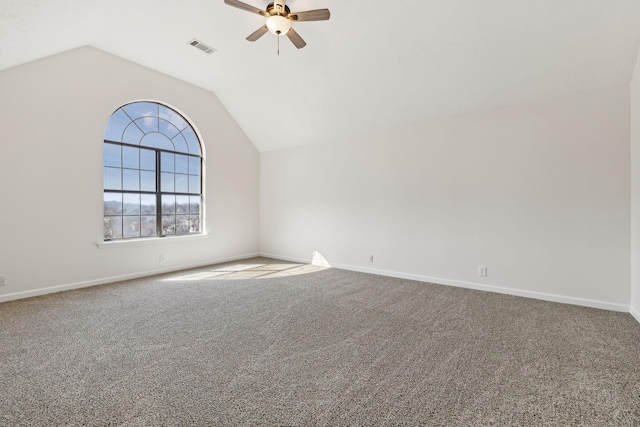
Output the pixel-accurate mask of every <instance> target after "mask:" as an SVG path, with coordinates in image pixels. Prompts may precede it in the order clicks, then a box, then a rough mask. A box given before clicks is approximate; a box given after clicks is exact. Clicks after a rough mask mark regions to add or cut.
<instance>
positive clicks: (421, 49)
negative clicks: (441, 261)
mask: <svg viewBox="0 0 640 427" xmlns="http://www.w3.org/2000/svg"><path fill="white" fill-rule="evenodd" d="M246 2H247V3H250V4H252V5H254V6H256V7H259V8H265V7H266V5H267V4H268V3H269V0H247V1H246ZM287 4H288V5H289V6H290V8H291V10H293V11H302V10H309V9H320V8H329V9H330V10H331V20H329V21H323V22H298V23H295V24H294V26H295V28H296V30H297V32H298V33H299V34H300V35H301V36H302V37H303V38H304V39H305V40H306V42H307V43H308V45H307V46H306V47H305V48H304V49H300V50H297V49H296V48H295V47H294V46H293V45H292V44H291V43H289V41H288V40H287V39H286V38H283V39H282V40H281V42H282V43H281V44H280V56H277V55H276V36H275V35H272V34H267V35H265V36H264V37H262V38H261V39H260V40H258V41H257V42H255V43H250V42H248V41H246V40H245V37H246V36H247V35H249V34H250V33H252V32H253V31H254V30H256V29H257V28H259V27H260V26H261V25H263V23H264V18H262V17H261V16H259V15H257V14H250V13H247V12H244V11H242V10H239V9H235V8H232V7H229V6H227V5H225V4H224V2H223V0H185V1H181V2H176V1H169V0H136V1H128V0H110V1H103V0H48V1H41V0H0V70H2V69H6V68H8V67H12V66H15V65H19V64H22V63H25V62H29V61H32V60H35V59H39V58H42V57H45V56H48V55H52V54H55V53H58V52H62V51H66V50H69V49H72V48H75V47H79V46H84V45H90V46H93V47H96V48H99V49H101V50H104V51H106V52H109V53H112V54H114V55H117V56H119V57H122V58H125V59H128V60H130V61H133V62H136V63H139V64H141V65H144V66H147V67H149V68H152V69H155V70H157V71H160V72H163V73H165V74H168V75H171V76H174V77H176V78H179V79H181V80H184V81H187V82H190V83H193V84H195V85H197V86H200V87H202V88H204V89H207V90H210V91H212V92H213V93H215V94H216V95H217V96H218V98H219V99H220V100H221V102H222V103H223V104H224V105H225V107H226V108H227V109H228V111H229V112H230V113H231V114H232V115H233V117H234V118H235V119H236V121H237V122H238V124H239V125H240V126H241V127H242V128H243V130H244V131H245V132H246V134H247V135H248V136H249V138H251V140H252V141H253V142H254V144H255V145H256V147H257V148H258V149H259V150H260V151H266V150H273V149H278V148H283V147H289V146H294V145H298V144H308V143H313V142H318V141H326V140H332V139H336V138H345V137H348V136H349V135H353V134H359V133H362V132H367V133H368V132H371V133H373V132H377V131H380V130H383V129H389V128H395V127H400V126H404V125H408V124H413V123H417V122H421V121H424V120H429V119H433V118H437V117H443V116H449V115H457V114H464V113H469V112H474V111H481V110H487V109H494V108H500V107H507V106H511V105H517V104H522V103H527V102H531V101H535V100H538V99H544V98H551V97H556V96H562V95H567V94H571V93H577V92H585V91H590V90H595V89H599V88H604V87H610V86H615V85H622V84H627V83H629V81H630V79H631V74H632V71H633V67H634V64H635V61H636V56H637V52H638V46H639V45H640V25H639V23H640V1H638V0H518V1H514V0H446V1H443V0H419V1H418V0H413V1H409V0H396V1H388V0H387V1H382V0H368V1H366V2H362V1H338V0H290V1H289V2H288V3H287ZM192 38H197V39H199V40H201V41H203V42H204V43H206V44H208V45H210V46H212V47H214V48H215V49H217V52H215V53H214V54H212V55H207V54H205V53H204V52H202V51H199V50H197V49H195V48H193V47H192V46H190V45H189V44H188V42H189V41H190V40H191V39H192Z"/></svg>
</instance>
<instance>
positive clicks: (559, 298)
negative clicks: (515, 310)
mask: <svg viewBox="0 0 640 427" xmlns="http://www.w3.org/2000/svg"><path fill="white" fill-rule="evenodd" d="M260 255H261V256H264V257H267V258H275V259H282V260H285V261H293V262H305V263H308V262H310V260H309V259H301V258H294V257H287V256H281V255H275V254H267V253H260ZM331 267H333V268H339V269H342V270H349V271H357V272H360V273H369V274H377V275H379V276H388V277H396V278H399V279H408V280H415V281H418V282H427V283H435V284H438V285H447V286H455V287H458V288H466V289H474V290H479V291H487V292H496V293H499V294H507V295H514V296H519V297H525V298H534V299H539V300H544V301H552V302H559V303H563V304H572V305H579V306H583V307H591V308H600V309H603V310H610V311H619V312H623V313H628V312H629V306H628V305H625V304H617V303H612V302H607V301H598V300H590V299H585V298H576V297H569V296H564V295H556V294H548V293H544V292H536V291H527V290H521V289H513V288H508V287H503V286H494V285H485V284H481V283H473V282H464V281H460V280H450V279H443V278H441V277H431V276H422V275H418V274H409V273H402V272H399V271H389V270H378V269H375V268H367V267H360V266H354V265H348V264H334V263H331ZM636 314H637V313H636ZM634 317H635V318H636V319H638V321H639V322H640V316H638V315H634Z"/></svg>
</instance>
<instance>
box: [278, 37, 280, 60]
mask: <svg viewBox="0 0 640 427" xmlns="http://www.w3.org/2000/svg"><path fill="white" fill-rule="evenodd" d="M278 56H280V34H278Z"/></svg>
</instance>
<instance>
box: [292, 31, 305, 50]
mask: <svg viewBox="0 0 640 427" xmlns="http://www.w3.org/2000/svg"><path fill="white" fill-rule="evenodd" d="M287 37H289V40H291V43H293V44H294V45H295V46H296V47H297V48H298V49H302V48H303V47H305V46H306V45H307V42H305V41H304V40H302V37H300V34H298V33H296V30H294V29H293V27H291V28H289V31H287Z"/></svg>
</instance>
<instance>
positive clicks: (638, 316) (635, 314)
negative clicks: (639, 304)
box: [629, 307, 640, 323]
mask: <svg viewBox="0 0 640 427" xmlns="http://www.w3.org/2000/svg"><path fill="white" fill-rule="evenodd" d="M629 313H631V315H632V316H633V317H635V319H636V320H637V321H638V323H640V311H638V310H636V309H635V308H634V307H629Z"/></svg>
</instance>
